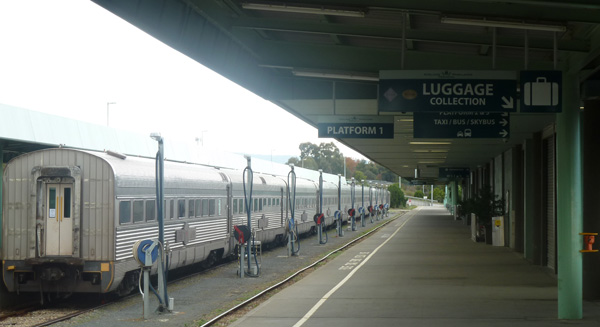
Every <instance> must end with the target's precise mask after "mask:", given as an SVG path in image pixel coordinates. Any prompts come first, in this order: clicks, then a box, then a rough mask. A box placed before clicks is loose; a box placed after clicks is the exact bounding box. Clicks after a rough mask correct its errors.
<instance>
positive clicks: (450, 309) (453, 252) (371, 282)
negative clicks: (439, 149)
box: [232, 207, 600, 327]
mask: <svg viewBox="0 0 600 327" xmlns="http://www.w3.org/2000/svg"><path fill="white" fill-rule="evenodd" d="M557 295H558V293H557V281H556V277H555V276H553V275H549V274H548V273H547V272H545V271H544V268H542V267H540V266H534V265H531V264H529V263H528V262H526V261H525V260H524V259H523V258H522V256H521V255H520V254H518V253H515V252H514V251H512V250H510V249H508V248H505V247H493V246H491V245H486V244H483V243H474V242H473V241H471V239H470V229H469V228H468V227H467V226H465V225H463V224H461V223H460V222H457V221H454V220H453V219H452V217H451V216H450V215H449V214H448V212H447V211H446V210H445V209H443V208H441V207H421V208H420V209H418V210H413V211H411V212H410V213H408V214H405V215H403V216H401V217H399V218H398V219H396V220H395V221H394V222H392V223H390V224H388V225H387V226H385V227H383V228H382V229H380V230H379V231H378V232H377V233H376V234H375V235H373V236H371V237H369V238H368V239H366V240H364V241H363V242H361V243H359V244H357V245H356V246H354V247H352V248H350V249H348V250H346V251H345V252H344V253H343V254H341V255H340V256H338V257H337V258H335V259H334V260H332V261H330V262H329V263H328V264H327V265H325V266H323V267H321V268H319V269H318V270H316V271H315V272H314V273H312V274H310V275H309V276H307V277H306V278H304V279H302V280H300V281H299V282H297V283H295V284H294V285H292V286H290V287H288V288H286V289H284V290H282V291H281V292H279V293H278V294H276V295H274V296H273V297H271V298H270V299H269V300H267V301H265V302H264V303H263V304H261V305H260V306H258V307H257V308H255V309H254V310H252V311H250V312H249V313H247V314H246V315H245V316H243V317H242V318H240V319H239V320H237V321H236V322H235V323H233V324H232V326H244V327H253V326H260V327H267V326H277V327H281V326H294V327H300V326H306V327H309V326H310V327H314V326H328V327H334V326H344V327H353V326H444V327H448V326H511V327H517V326H563V325H565V324H568V325H577V326H600V303H594V302H584V308H583V309H584V318H583V319H582V320H568V321H561V320H559V319H558V318H557V317H558V300H557Z"/></svg>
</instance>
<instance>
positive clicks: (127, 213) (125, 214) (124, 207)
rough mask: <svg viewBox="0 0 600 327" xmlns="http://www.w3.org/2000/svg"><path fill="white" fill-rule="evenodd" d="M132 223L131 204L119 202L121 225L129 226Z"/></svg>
mask: <svg viewBox="0 0 600 327" xmlns="http://www.w3.org/2000/svg"><path fill="white" fill-rule="evenodd" d="M130 222H131V202H129V201H121V202H119V223H121V224H127V223H130Z"/></svg>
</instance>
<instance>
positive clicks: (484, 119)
mask: <svg viewBox="0 0 600 327" xmlns="http://www.w3.org/2000/svg"><path fill="white" fill-rule="evenodd" d="M413 119H414V122H413V127H414V128H413V137H414V138H439V139H450V138H501V139H507V138H509V137H510V115H509V113H508V112H504V113H496V112H415V113H414V114H413Z"/></svg>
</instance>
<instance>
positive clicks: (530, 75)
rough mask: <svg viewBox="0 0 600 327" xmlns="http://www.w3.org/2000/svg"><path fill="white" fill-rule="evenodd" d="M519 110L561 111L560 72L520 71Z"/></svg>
mask: <svg viewBox="0 0 600 327" xmlns="http://www.w3.org/2000/svg"><path fill="white" fill-rule="evenodd" d="M520 86H521V112H541V113H547V112H550V113H552V112H561V111H562V72H561V71H559V70H542V71H535V70H525V71H521V76H520Z"/></svg>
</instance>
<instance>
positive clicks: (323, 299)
mask: <svg viewBox="0 0 600 327" xmlns="http://www.w3.org/2000/svg"><path fill="white" fill-rule="evenodd" d="M416 211H419V210H418V209H417V210H415V211H413V212H416ZM412 217H414V215H412V216H411V217H408V218H407V219H406V220H405V221H404V222H403V223H402V225H400V227H398V228H397V229H396V231H395V232H394V233H393V234H392V235H391V236H390V237H388V238H387V239H386V240H385V241H384V242H383V243H381V244H380V245H379V246H378V247H377V248H375V250H373V252H371V254H369V256H368V257H367V258H366V259H365V260H363V261H362V262H361V263H360V264H359V265H358V266H356V269H354V270H352V271H351V272H350V273H349V274H348V276H346V277H345V278H344V279H342V280H341V281H340V282H339V283H338V284H337V285H335V287H334V288H332V289H331V290H330V291H329V292H327V294H325V295H324V296H323V297H322V298H321V299H320V300H319V302H317V304H315V305H314V306H313V307H312V308H311V309H310V310H308V312H307V313H306V314H305V315H304V317H302V319H300V320H299V321H298V322H297V323H296V324H295V325H294V326H293V327H300V326H302V325H304V323H305V322H307V321H308V319H310V317H312V315H313V314H314V313H315V312H317V310H319V308H320V307H321V306H322V305H323V304H324V303H325V301H327V300H328V299H329V297H330V296H331V295H333V293H335V291H337V290H338V289H339V288H340V287H342V286H343V285H344V284H345V283H346V282H347V281H348V280H349V279H350V278H351V277H352V276H353V275H354V273H356V272H357V271H358V270H359V269H360V268H361V267H362V266H363V265H364V264H365V263H367V261H369V259H371V257H373V255H375V253H377V251H379V249H381V248H382V247H383V246H384V245H385V244H386V243H387V242H388V241H389V240H391V239H392V238H394V236H395V235H396V234H397V233H398V232H399V231H400V230H401V229H402V227H404V225H406V223H407V222H408V221H409V220H410V219H411V218H412Z"/></svg>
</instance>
